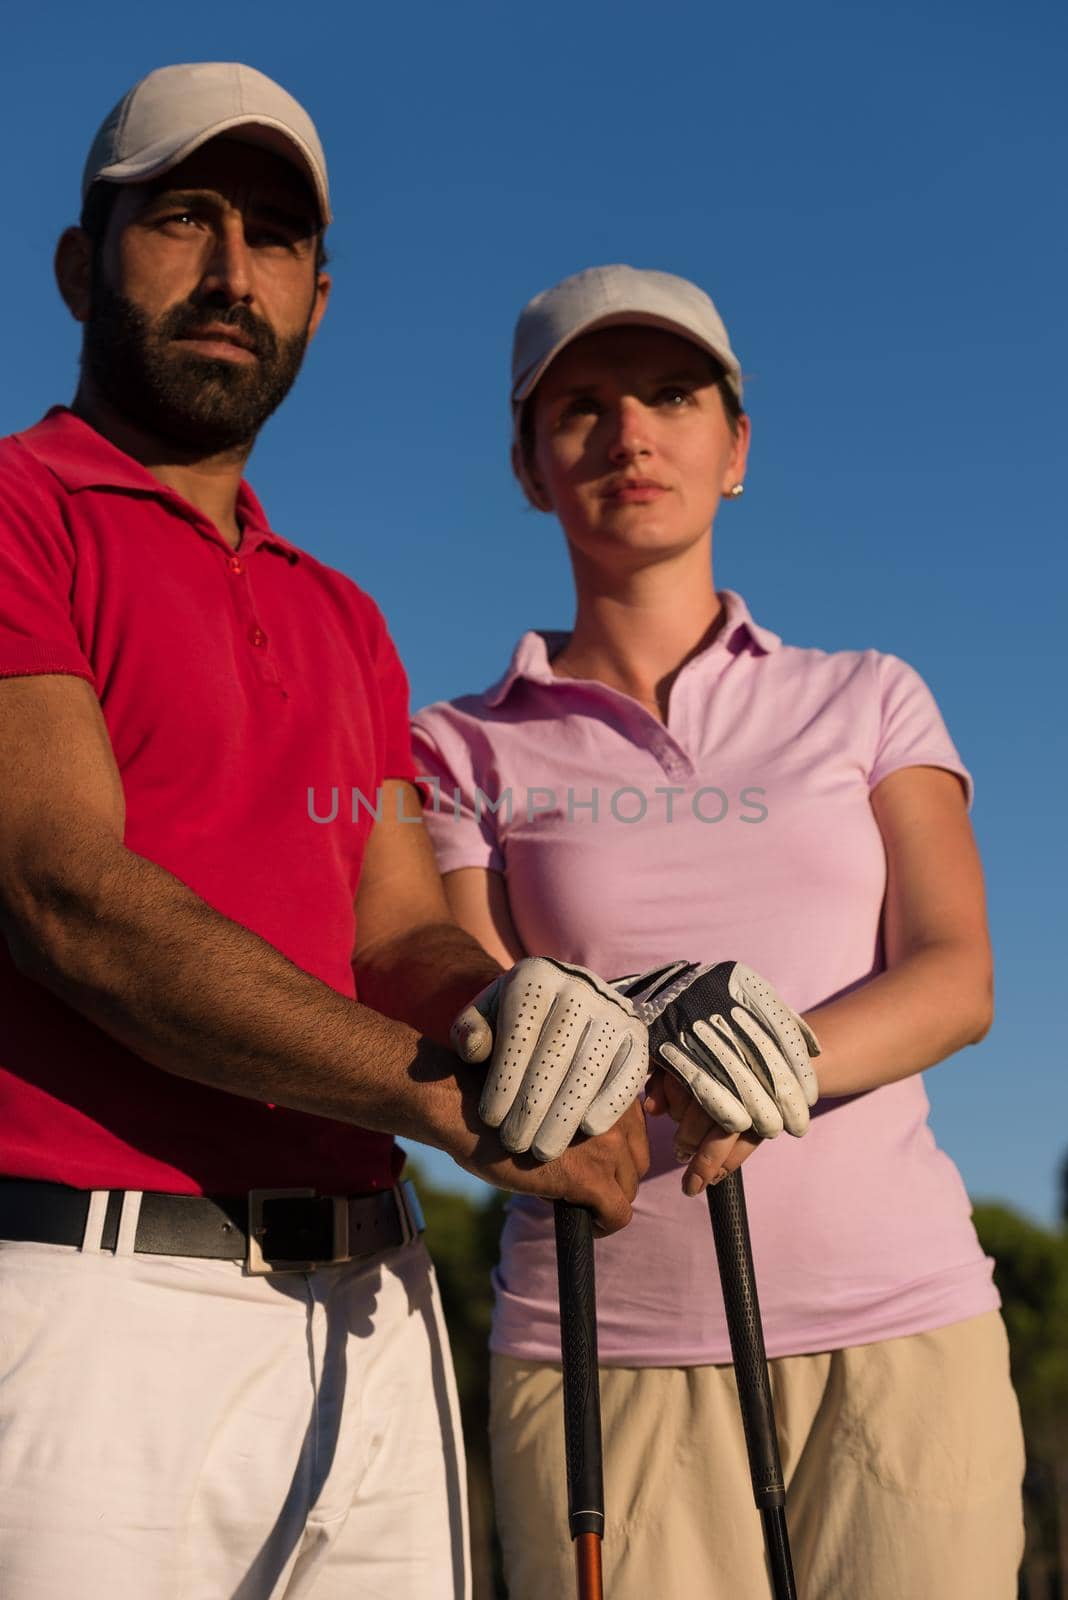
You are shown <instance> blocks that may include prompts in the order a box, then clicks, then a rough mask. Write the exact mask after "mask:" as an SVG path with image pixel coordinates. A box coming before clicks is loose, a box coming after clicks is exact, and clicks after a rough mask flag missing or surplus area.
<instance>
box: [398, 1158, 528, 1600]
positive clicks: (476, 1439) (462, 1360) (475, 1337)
mask: <svg viewBox="0 0 1068 1600" xmlns="http://www.w3.org/2000/svg"><path fill="white" fill-rule="evenodd" d="M405 1172H406V1175H407V1176H409V1177H412V1178H414V1180H415V1182H416V1185H417V1187H418V1190H419V1198H420V1200H421V1201H422V1204H423V1211H424V1213H425V1215H426V1223H427V1246H428V1248H429V1250H430V1254H431V1256H432V1258H433V1261H434V1268H435V1271H436V1272H437V1277H438V1286H439V1288H440V1289H441V1304H442V1308H443V1310H444V1312H445V1321H446V1323H447V1325H448V1329H449V1340H450V1343H451V1345H452V1358H453V1365H454V1367H455V1369H456V1387H457V1390H458V1392H459V1397H460V1415H461V1418H462V1421H463V1430H464V1445H465V1447H466V1450H467V1487H468V1501H469V1504H470V1510H471V1559H472V1566H473V1578H474V1600H503V1596H504V1595H505V1592H506V1591H505V1588H504V1583H503V1580H502V1578H501V1563H500V1551H499V1549H498V1546H497V1540H496V1532H495V1528H494V1521H493V1491H492V1487H491V1484H490V1466H489V1331H490V1318H491V1315H492V1311H493V1288H492V1282H491V1275H492V1272H493V1268H494V1267H495V1265H496V1263H497V1257H498V1254H499V1251H498V1244H499V1241H500V1236H501V1228H502V1226H503V1223H504V1207H505V1203H506V1196H505V1195H503V1194H502V1193H501V1192H500V1191H499V1190H496V1189H490V1188H488V1187H487V1189H486V1191H485V1194H484V1196H482V1195H479V1196H477V1197H476V1198H474V1199H472V1198H471V1197H470V1196H469V1195H467V1194H458V1193H456V1192H455V1191H454V1190H451V1189H440V1188H437V1187H436V1186H435V1185H434V1184H432V1183H430V1182H429V1181H428V1179H427V1178H426V1177H425V1176H424V1175H423V1174H422V1173H420V1171H419V1170H418V1163H417V1162H414V1161H412V1160H411V1158H410V1157H409V1160H408V1165H407V1167H406V1168H405Z"/></svg>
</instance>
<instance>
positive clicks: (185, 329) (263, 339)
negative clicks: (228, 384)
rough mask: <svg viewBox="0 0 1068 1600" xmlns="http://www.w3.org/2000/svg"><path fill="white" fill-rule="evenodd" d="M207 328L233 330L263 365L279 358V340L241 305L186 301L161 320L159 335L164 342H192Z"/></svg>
mask: <svg viewBox="0 0 1068 1600" xmlns="http://www.w3.org/2000/svg"><path fill="white" fill-rule="evenodd" d="M207 327H217V328H233V329H234V330H235V332H237V333H239V334H240V335H241V337H242V339H243V340H245V342H246V343H247V344H248V346H249V348H250V349H251V351H252V354H253V355H254V356H258V357H259V359H260V360H261V361H267V360H270V359H271V358H272V357H274V356H276V355H277V354H278V340H277V339H276V338H275V335H274V333H273V332H272V331H271V329H270V328H269V327H268V326H267V324H266V323H265V322H264V321H262V320H261V318H259V317H256V316H253V314H252V312H251V311H250V310H249V309H248V307H247V306H241V305H237V306H226V307H225V308H222V307H214V306H208V305H204V304H202V303H201V304H198V303H196V302H195V301H186V302H185V304H183V305H180V306H174V307H173V308H172V309H171V310H170V311H168V312H167V313H166V315H165V316H163V317H161V318H160V320H159V324H158V328H157V334H158V337H159V338H160V339H163V340H169V339H191V338H195V337H196V335H197V334H198V333H199V332H200V330H201V329H202V328H207Z"/></svg>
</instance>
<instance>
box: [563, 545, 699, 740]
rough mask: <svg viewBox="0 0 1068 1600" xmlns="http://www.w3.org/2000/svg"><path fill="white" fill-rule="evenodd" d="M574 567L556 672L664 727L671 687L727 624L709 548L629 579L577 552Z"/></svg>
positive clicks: (574, 552)
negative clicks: (615, 696)
mask: <svg viewBox="0 0 1068 1600" xmlns="http://www.w3.org/2000/svg"><path fill="white" fill-rule="evenodd" d="M572 564H573V567H574V571H575V587H576V591H577V599H578V604H577V610H576V614H575V626H574V629H573V631H572V633H571V636H570V638H569V639H568V642H567V644H566V645H565V646H564V648H563V649H562V650H561V651H560V652H559V654H558V655H556V656H555V657H554V658H553V662H552V666H553V670H554V672H557V673H559V674H560V675H561V676H562V677H568V678H593V679H596V681H597V682H599V683H604V684H607V685H608V686H609V687H610V688H612V689H618V690H620V692H621V693H623V694H626V695H629V696H630V697H631V698H632V699H634V700H637V701H639V702H640V703H641V704H642V705H644V706H645V707H646V708H647V710H649V711H651V712H652V713H653V715H654V716H657V717H659V719H660V721H661V722H666V721H667V710H668V698H669V696H670V694H671V687H672V684H673V683H674V682H675V679H676V678H677V677H678V674H679V672H680V671H681V669H682V667H683V666H685V664H686V662H687V661H688V660H689V659H690V658H691V656H694V655H696V654H697V652H698V651H699V650H702V649H703V648H704V647H705V646H706V645H707V644H709V643H710V642H711V640H712V639H713V638H714V637H715V635H716V633H717V632H718V631H719V629H720V627H721V626H722V624H723V620H724V608H723V604H722V602H721V600H720V599H719V596H718V595H717V594H716V589H715V583H714V581H713V577H712V563H711V558H710V553H709V549H708V545H707V543H705V542H704V541H702V543H701V544H700V545H699V546H698V547H696V548H695V549H694V550H689V551H686V552H685V553H684V555H682V556H680V557H678V558H677V559H673V560H669V561H662V562H657V563H655V564H653V565H649V566H646V567H643V568H641V569H639V570H638V571H632V572H629V573H621V574H617V573H612V574H607V573H606V572H605V571H604V569H603V568H601V567H600V566H596V567H595V566H594V565H593V564H592V563H590V562H589V561H588V560H587V559H586V558H584V557H583V556H582V554H581V552H579V551H574V550H573V551H572Z"/></svg>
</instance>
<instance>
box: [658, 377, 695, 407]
mask: <svg viewBox="0 0 1068 1600" xmlns="http://www.w3.org/2000/svg"><path fill="white" fill-rule="evenodd" d="M656 399H657V404H658V405H662V406H667V407H668V408H669V409H673V410H678V409H681V408H682V407H683V406H686V405H689V403H690V401H691V400H692V399H693V393H692V391H691V390H689V389H682V388H680V387H679V385H678V384H677V383H673V384H671V385H669V387H668V388H666V389H661V390H660V393H659V394H658V395H657V397H656Z"/></svg>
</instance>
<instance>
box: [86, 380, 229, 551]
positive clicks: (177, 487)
mask: <svg viewBox="0 0 1068 1600" xmlns="http://www.w3.org/2000/svg"><path fill="white" fill-rule="evenodd" d="M71 410H72V411H73V412H74V414H75V416H78V417H81V419H82V421H83V422H87V423H88V424H89V426H90V427H91V428H95V429H96V431H97V433H99V434H102V435H103V437H104V438H105V439H107V440H108V441H109V443H111V444H113V445H114V446H115V447H116V449H118V450H121V451H123V453H124V454H125V455H128V456H132V457H133V459H134V460H135V461H139V462H140V463H141V465H142V466H143V467H144V468H145V471H146V472H150V473H151V474H152V476H153V477H154V478H158V479H159V481H160V483H163V484H166V486H167V488H168V489H173V490H174V491H175V493H176V494H180V495H181V496H182V499H183V500H188V501H189V504H190V505H192V506H195V507H196V509H197V510H198V511H199V512H201V513H202V514H203V515H204V516H205V517H206V518H207V519H208V521H209V522H210V523H212V525H213V526H214V527H215V528H216V529H217V530H218V532H219V534H220V535H221V536H222V538H224V539H225V540H226V542H227V544H229V545H230V546H231V547H232V548H233V549H235V550H236V549H237V547H238V545H239V544H240V543H241V529H240V528H239V527H238V522H237V491H238V488H239V486H240V483H241V474H242V472H243V471H244V466H245V462H246V461H247V460H248V457H249V454H250V452H251V449H252V446H251V444H248V445H241V446H240V447H239V448H238V449H236V450H227V451H223V452H222V453H221V454H219V455H214V456H204V455H195V454H193V453H192V452H191V451H183V450H181V449H180V448H179V447H178V446H176V445H173V444H171V443H169V442H168V441H167V440H165V439H159V438H157V437H156V436H155V435H154V434H151V433H147V432H146V431H145V430H144V429H142V428H139V427H137V425H136V424H135V423H133V422H131V421H130V420H129V419H128V418H127V417H123V416H121V415H120V414H119V413H118V412H117V411H116V410H115V409H114V407H113V406H110V405H109V404H108V403H107V401H106V400H103V399H101V398H100V396H99V395H96V394H94V393H93V391H92V388H91V386H89V385H87V384H85V383H82V384H81V385H80V386H79V388H78V393H77V394H76V395H75V397H74V400H73V402H72V405H71Z"/></svg>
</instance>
